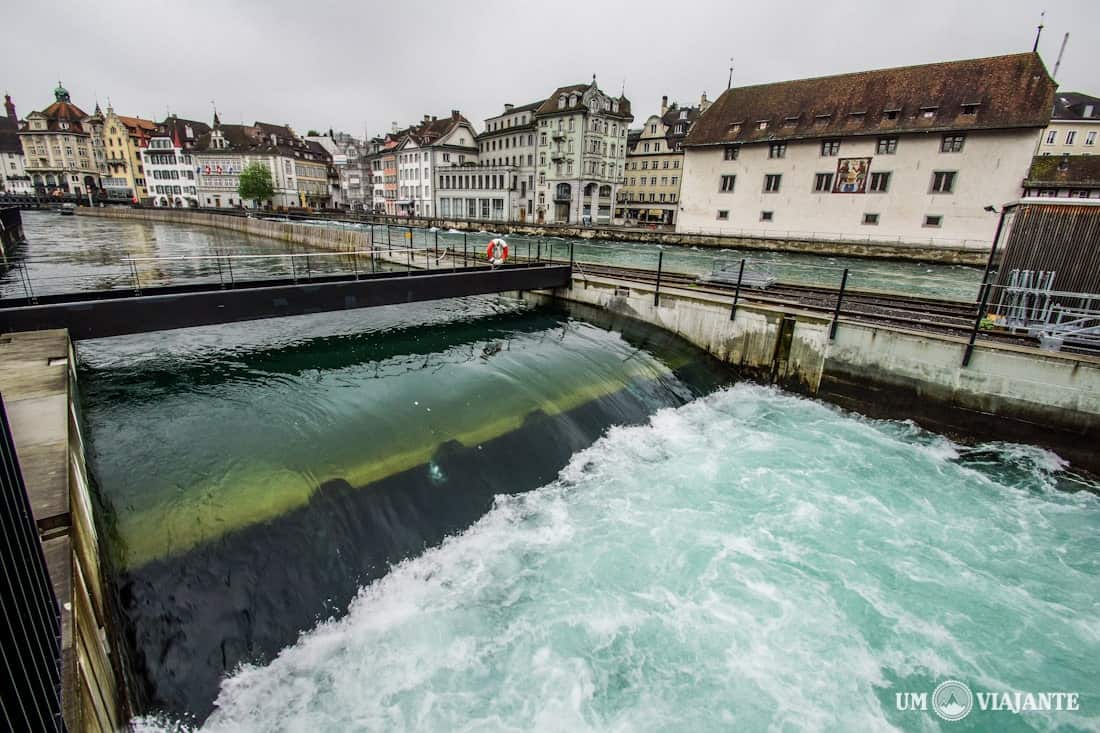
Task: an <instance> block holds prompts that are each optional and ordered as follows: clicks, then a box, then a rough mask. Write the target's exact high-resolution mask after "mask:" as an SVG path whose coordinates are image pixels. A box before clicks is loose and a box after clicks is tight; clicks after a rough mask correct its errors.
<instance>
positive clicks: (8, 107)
mask: <svg viewBox="0 0 1100 733" xmlns="http://www.w3.org/2000/svg"><path fill="white" fill-rule="evenodd" d="M4 111H5V112H6V113H7V115H8V119H9V120H11V121H12V122H18V121H19V118H18V117H16V116H15V102H13V101H11V95H10V94H5V95H4Z"/></svg>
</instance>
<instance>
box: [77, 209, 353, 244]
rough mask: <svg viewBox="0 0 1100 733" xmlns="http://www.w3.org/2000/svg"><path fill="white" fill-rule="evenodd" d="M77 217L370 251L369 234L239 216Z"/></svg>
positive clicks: (155, 212) (111, 212)
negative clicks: (206, 229) (203, 228)
mask: <svg viewBox="0 0 1100 733" xmlns="http://www.w3.org/2000/svg"><path fill="white" fill-rule="evenodd" d="M77 214H79V215H81V216H98V217H103V218H107V219H131V220H133V219H138V220H141V221H158V222H169V223H173V224H182V225H184V226H208V227H214V228H217V229H229V230H232V231H235V232H240V233H242V234H249V235H252V236H256V237H267V238H268V239H279V240H282V241H284V242H290V243H292V244H298V245H302V246H304V247H316V248H317V249H326V250H334V251H339V252H346V251H348V250H366V249H370V232H369V231H362V230H358V229H342V228H338V227H327V228H322V227H318V226H312V225H309V224H295V223H288V222H282V221H272V220H269V219H249V218H247V217H243V216H225V215H222V214H211V213H206V212H202V211H188V210H187V209H182V210H173V209H129V208H111V207H108V208H102V209H95V208H89V207H81V208H79V209H77Z"/></svg>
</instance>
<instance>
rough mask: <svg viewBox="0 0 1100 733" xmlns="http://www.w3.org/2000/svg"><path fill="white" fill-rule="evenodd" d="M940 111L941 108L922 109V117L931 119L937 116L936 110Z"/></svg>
mask: <svg viewBox="0 0 1100 733" xmlns="http://www.w3.org/2000/svg"><path fill="white" fill-rule="evenodd" d="M938 109H939V107H921V108H920V116H921V117H924V118H925V119H931V118H933V117H935V116H936V110H938Z"/></svg>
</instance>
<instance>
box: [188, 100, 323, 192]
mask: <svg viewBox="0 0 1100 733" xmlns="http://www.w3.org/2000/svg"><path fill="white" fill-rule="evenodd" d="M192 158H193V159H194V162H195V172H196V174H197V189H198V196H199V204H200V205H201V206H204V207H213V208H222V207H230V208H232V207H240V206H245V207H255V206H261V205H263V204H264V203H266V202H256V201H250V200H243V201H242V200H241V197H240V194H239V193H238V188H239V187H240V176H241V171H243V170H244V169H245V168H246V167H247V166H248V165H251V164H252V163H259V164H260V165H263V166H265V167H267V169H268V170H269V171H270V172H271V181H272V186H273V188H274V191H275V192H274V195H273V196H272V197H271V202H270V203H271V205H272V206H276V207H298V206H324V205H326V204H328V203H331V201H332V195H331V191H330V186H331V184H330V179H329V173H328V166H329V160H330V158H329V156H328V154H327V153H326V152H325V150H324V148H322V147H321V146H320V145H317V144H316V143H312V142H309V141H307V140H303V139H301V138H299V137H297V136H296V135H295V134H294V131H293V130H291V129H290V128H289V127H286V126H285V125H272V124H269V123H266V122H256V123H255V124H253V125H223V124H221V121H220V120H219V119H218V117H217V115H215V116H214V126H213V128H211V130H210V132H209V133H208V134H206V135H203V136H202V137H201V138H200V139H199V141H198V143H197V144H196V146H195V151H194V152H193V154H192Z"/></svg>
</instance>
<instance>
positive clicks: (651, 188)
mask: <svg viewBox="0 0 1100 733" xmlns="http://www.w3.org/2000/svg"><path fill="white" fill-rule="evenodd" d="M709 106H710V103H709V102H708V101H707V95H706V94H705V93H704V94H703V95H702V97H701V98H700V100H699V106H698V107H681V106H679V105H678V104H676V103H675V102H673V103H672V105H671V106H669V103H668V97H661V112H660V114H656V115H651V116H650V117H649V119H647V120H646V121H645V125H643V126H642V129H641V130H639V131H637V132H636V133H635V132H634V131H631V132H630V133H628V135H627V149H626V176H625V181H624V183H623V188H622V190H621V191H620V192H619V196H618V203H617V205H616V208H615V219H616V221H618V222H622V223H626V224H631V225H633V224H655V225H663V226H670V225H672V224H674V223H675V222H676V212H677V211H678V210H679V208H680V204H679V198H680V182H681V180H682V178H683V173H684V171H683V164H684V151H683V149H682V148H681V144H682V143H683V141H684V138H685V137H687V134H688V132H689V131H690V130H691V126H692V125H693V124H694V123H695V120H697V119H699V115H700V113H702V112H703V111H705V110H706V108H707V107H709Z"/></svg>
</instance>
